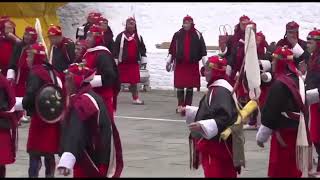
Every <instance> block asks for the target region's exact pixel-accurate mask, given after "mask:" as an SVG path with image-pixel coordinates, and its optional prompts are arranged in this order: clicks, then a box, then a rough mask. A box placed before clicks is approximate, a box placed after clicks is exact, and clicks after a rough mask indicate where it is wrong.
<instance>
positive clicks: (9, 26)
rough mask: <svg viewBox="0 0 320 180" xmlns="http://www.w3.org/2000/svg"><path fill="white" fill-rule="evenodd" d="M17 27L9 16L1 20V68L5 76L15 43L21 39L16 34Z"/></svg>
mask: <svg viewBox="0 0 320 180" xmlns="http://www.w3.org/2000/svg"><path fill="white" fill-rule="evenodd" d="M15 27H16V25H15V23H14V22H13V21H11V20H10V19H9V17H8V18H2V20H0V49H1V53H0V69H1V73H2V74H3V75H5V76H6V75H7V70H8V65H9V61H10V58H11V55H12V52H13V48H14V45H15V44H16V43H17V42H20V41H21V40H20V39H19V38H18V37H17V36H16V34H15Z"/></svg>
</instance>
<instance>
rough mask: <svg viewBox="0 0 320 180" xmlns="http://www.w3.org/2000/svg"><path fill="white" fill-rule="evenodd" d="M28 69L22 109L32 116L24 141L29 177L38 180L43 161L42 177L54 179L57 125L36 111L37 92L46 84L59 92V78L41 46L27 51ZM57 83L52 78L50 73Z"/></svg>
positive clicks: (32, 47)
mask: <svg viewBox="0 0 320 180" xmlns="http://www.w3.org/2000/svg"><path fill="white" fill-rule="evenodd" d="M26 60H27V65H28V67H29V69H30V73H29V75H28V77H27V83H26V86H27V88H26V94H25V96H24V97H23V100H22V105H23V108H24V109H25V110H26V111H27V114H29V115H30V116H31V121H30V127H29V134H28V140H27V152H28V154H29V170H28V174H29V177H33V178H35V177H38V176H39V171H40V169H41V166H42V163H41V157H44V165H45V168H46V169H45V176H46V177H54V172H55V157H54V155H55V154H58V152H59V145H60V123H59V122H50V123H48V122H46V121H45V120H43V119H42V118H41V117H40V115H39V112H37V111H36V107H35V106H36V105H35V104H36V103H35V101H36V97H37V95H38V94H37V93H38V92H39V90H40V89H41V88H42V87H44V86H45V85H47V84H54V83H55V82H56V80H57V85H58V86H59V87H60V88H62V81H61V78H59V76H58V72H57V71H55V70H54V68H53V66H52V65H50V64H49V63H46V61H47V56H46V53H45V48H44V46H43V45H41V44H38V43H35V44H33V45H32V46H31V47H30V48H28V49H27V59H26ZM49 71H52V72H53V75H54V76H55V77H56V80H55V79H54V78H53V77H52V76H51V73H50V72H49Z"/></svg>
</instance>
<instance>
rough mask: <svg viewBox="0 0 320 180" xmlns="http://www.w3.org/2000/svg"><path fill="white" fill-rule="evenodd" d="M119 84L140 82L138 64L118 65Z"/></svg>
mask: <svg viewBox="0 0 320 180" xmlns="http://www.w3.org/2000/svg"><path fill="white" fill-rule="evenodd" d="M118 69H119V76H120V82H121V83H130V84H137V83H139V82H140V68H139V64H138V63H119V65H118Z"/></svg>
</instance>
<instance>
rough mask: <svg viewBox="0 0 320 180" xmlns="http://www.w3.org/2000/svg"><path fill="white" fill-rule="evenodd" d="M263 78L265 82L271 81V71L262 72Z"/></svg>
mask: <svg viewBox="0 0 320 180" xmlns="http://www.w3.org/2000/svg"><path fill="white" fill-rule="evenodd" d="M261 80H262V81H263V82H266V83H267V82H270V81H271V80H272V75H271V73H269V72H264V73H262V74H261Z"/></svg>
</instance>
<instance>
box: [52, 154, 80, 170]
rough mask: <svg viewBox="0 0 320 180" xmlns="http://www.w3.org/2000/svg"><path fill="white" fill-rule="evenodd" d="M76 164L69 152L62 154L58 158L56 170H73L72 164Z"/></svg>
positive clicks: (74, 158)
mask: <svg viewBox="0 0 320 180" xmlns="http://www.w3.org/2000/svg"><path fill="white" fill-rule="evenodd" d="M75 163H76V157H74V155H73V154H72V153H70V152H64V153H63V154H62V156H61V158H60V161H59V164H58V165H57V168H60V167H64V168H67V169H70V170H71V169H73V167H74V164H75Z"/></svg>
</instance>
